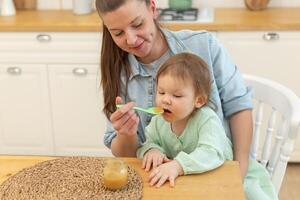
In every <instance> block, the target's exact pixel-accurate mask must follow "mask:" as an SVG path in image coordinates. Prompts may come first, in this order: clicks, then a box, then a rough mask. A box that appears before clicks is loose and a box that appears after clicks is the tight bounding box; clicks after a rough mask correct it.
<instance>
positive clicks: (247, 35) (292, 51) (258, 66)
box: [217, 31, 300, 161]
mask: <svg viewBox="0 0 300 200" xmlns="http://www.w3.org/2000/svg"><path fill="white" fill-rule="evenodd" d="M217 37H218V38H219V40H220V41H221V42H222V43H223V44H224V46H225V47H226V49H227V50H228V51H229V54H230V56H231V57H232V59H233V61H234V62H235V63H236V64H237V66H238V68H239V69H240V70H241V72H242V73H247V74H253V75H258V76H262V77H266V78H269V79H272V80H275V81H277V82H279V83H281V84H283V85H285V86H287V87H289V88H291V89H292V90H293V91H294V92H295V93H296V94H297V95H298V96H300V84H299V74H300V56H299V52H300V32H299V31H294V32H293V31H288V32H284V31H279V32H274V31H272V32H262V31H259V32H251V31H246V32H218V34H217ZM291 161H300V137H298V141H297V142H296V144H295V151H294V153H293V154H292V157H291Z"/></svg>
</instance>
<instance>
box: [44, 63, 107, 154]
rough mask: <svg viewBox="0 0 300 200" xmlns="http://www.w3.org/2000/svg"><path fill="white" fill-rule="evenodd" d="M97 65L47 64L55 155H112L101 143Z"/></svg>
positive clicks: (102, 115) (104, 123) (101, 121)
mask: <svg viewBox="0 0 300 200" xmlns="http://www.w3.org/2000/svg"><path fill="white" fill-rule="evenodd" d="M98 70H99V66H98V65H96V64H94V65H91V64H70V65H66V64H65V65H49V80H50V94H51V105H52V117H53V128H54V144H55V153H56V155H101V156H104V155H111V154H110V151H108V149H107V148H106V147H105V146H104V144H103V133H104V131H105V128H106V120H105V117H104V114H103V113H102V99H103V98H102V93H101V92H100V88H99V73H98Z"/></svg>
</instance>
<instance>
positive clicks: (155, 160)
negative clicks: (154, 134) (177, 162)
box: [142, 149, 170, 171]
mask: <svg viewBox="0 0 300 200" xmlns="http://www.w3.org/2000/svg"><path fill="white" fill-rule="evenodd" d="M168 161H170V160H169V159H168V158H167V156H166V155H165V154H163V153H161V152H160V151H159V150H158V149H150V150H148V151H147V152H146V153H145V155H144V159H143V165H142V168H143V169H145V171H149V170H150V169H151V166H152V168H153V169H154V168H156V167H157V166H159V165H161V164H162V163H164V162H168Z"/></svg>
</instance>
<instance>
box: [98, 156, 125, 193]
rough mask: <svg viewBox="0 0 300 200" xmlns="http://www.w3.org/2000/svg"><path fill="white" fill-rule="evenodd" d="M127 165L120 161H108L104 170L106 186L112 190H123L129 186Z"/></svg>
mask: <svg viewBox="0 0 300 200" xmlns="http://www.w3.org/2000/svg"><path fill="white" fill-rule="evenodd" d="M127 179H128V170H127V165H126V164H125V163H124V162H123V161H122V160H120V159H116V158H114V159H108V160H106V162H105V166H104V169H103V183H104V186H105V187H106V188H108V189H111V190H117V189H121V188H123V187H124V186H125V185H126V184H127Z"/></svg>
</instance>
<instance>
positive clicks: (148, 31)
mask: <svg viewBox="0 0 300 200" xmlns="http://www.w3.org/2000/svg"><path fill="white" fill-rule="evenodd" d="M96 8H97V10H98V12H99V15H100V17H101V19H102V21H103V41H102V50H101V76H102V79H101V84H102V87H103V92H104V109H103V110H104V112H105V114H106V116H107V117H108V119H109V121H108V127H107V131H106V133H105V135H104V143H105V144H106V145H107V146H108V147H109V148H111V150H112V153H113V154H114V155H115V156H135V152H136V150H137V148H138V147H139V146H140V144H141V143H142V142H144V141H145V134H144V129H145V127H146V125H147V124H148V123H149V122H150V120H151V116H149V115H147V114H144V113H137V114H136V113H135V112H134V111H133V110H132V107H133V106H134V105H135V104H136V105H138V106H141V107H145V108H146V107H151V106H153V105H154V99H155V88H156V81H155V77H156V72H157V70H158V68H159V66H160V64H161V63H162V62H164V61H165V60H166V59H168V58H169V57H171V56H172V55H174V54H177V53H181V52H192V53H194V54H196V55H198V56H199V57H201V58H202V59H203V60H204V61H205V62H206V63H207V64H208V65H209V68H210V71H211V73H212V89H211V97H210V101H211V102H213V104H214V105H216V112H217V115H218V117H219V118H220V119H221V121H222V122H223V125H224V128H225V130H226V133H227V136H228V137H229V138H230V139H231V140H232V142H233V144H234V159H235V160H237V161H239V162H240V167H241V173H242V176H245V174H246V172H247V167H248V155H249V147H250V143H251V138H252V115H251V109H252V103H251V94H250V92H249V91H248V90H247V88H246V87H245V86H244V84H243V80H242V77H241V75H240V73H239V71H238V70H237V68H236V67H235V65H234V64H233V63H232V62H231V60H230V59H229V56H228V55H227V52H226V51H225V49H224V48H223V47H222V45H221V44H219V42H218V41H217V40H216V39H215V38H214V37H213V36H212V35H211V34H210V33H208V32H205V31H188V30H182V31H179V32H171V31H169V30H166V29H161V28H160V27H159V25H158V24H157V23H156V18H157V10H156V5H155V1H154V0H96ZM120 103H124V104H125V106H123V107H122V108H121V109H118V110H116V104H120Z"/></svg>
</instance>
